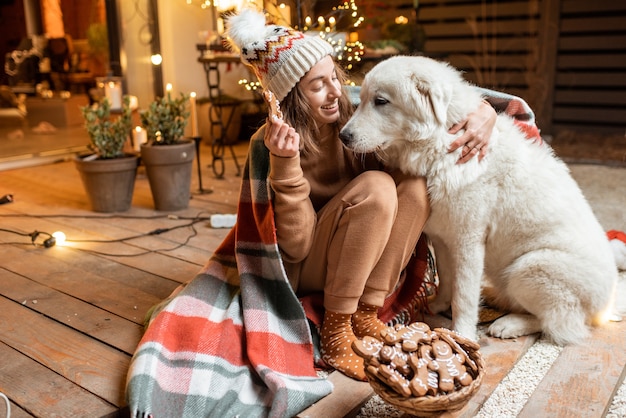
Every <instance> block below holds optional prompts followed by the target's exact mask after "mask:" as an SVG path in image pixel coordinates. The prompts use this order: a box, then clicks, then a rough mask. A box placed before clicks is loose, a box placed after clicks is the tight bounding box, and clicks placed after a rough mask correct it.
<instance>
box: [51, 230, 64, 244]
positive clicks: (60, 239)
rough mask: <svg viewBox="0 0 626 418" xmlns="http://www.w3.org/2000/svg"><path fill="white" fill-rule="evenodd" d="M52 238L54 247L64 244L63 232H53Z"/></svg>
mask: <svg viewBox="0 0 626 418" xmlns="http://www.w3.org/2000/svg"><path fill="white" fill-rule="evenodd" d="M52 236H53V237H54V239H55V240H56V245H57V246H59V245H63V244H65V240H66V239H67V237H66V236H65V234H64V233H63V232H61V231H56V232H53V233H52Z"/></svg>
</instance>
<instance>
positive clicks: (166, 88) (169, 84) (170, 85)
mask: <svg viewBox="0 0 626 418" xmlns="http://www.w3.org/2000/svg"><path fill="white" fill-rule="evenodd" d="M165 90H166V91H167V98H168V99H171V93H172V83H167V84H166V85H165Z"/></svg>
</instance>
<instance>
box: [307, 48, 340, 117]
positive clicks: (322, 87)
mask: <svg viewBox="0 0 626 418" xmlns="http://www.w3.org/2000/svg"><path fill="white" fill-rule="evenodd" d="M299 88H300V91H301V92H302V94H303V95H304V97H305V98H306V100H307V102H308V103H309V106H310V107H311V111H312V112H313V114H312V115H311V116H312V117H313V119H314V120H315V122H317V123H318V124H319V125H323V124H330V123H335V122H336V121H337V119H338V118H339V98H340V97H341V82H340V81H339V79H338V78H337V73H336V71H335V62H334V61H333V58H332V57H331V56H330V55H328V56H326V57H325V58H322V59H321V60H320V61H319V62H318V63H317V64H315V65H314V66H313V67H312V68H311V69H310V70H309V72H308V73H307V74H306V75H305V76H304V77H302V80H300V83H299Z"/></svg>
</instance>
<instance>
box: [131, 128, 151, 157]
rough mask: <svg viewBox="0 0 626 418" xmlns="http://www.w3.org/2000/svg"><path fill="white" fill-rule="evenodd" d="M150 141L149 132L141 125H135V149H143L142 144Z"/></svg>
mask: <svg viewBox="0 0 626 418" xmlns="http://www.w3.org/2000/svg"><path fill="white" fill-rule="evenodd" d="M146 142H148V132H147V131H146V130H145V129H143V128H142V127H141V126H135V129H134V130H133V146H134V148H135V151H137V152H139V151H141V144H145V143H146Z"/></svg>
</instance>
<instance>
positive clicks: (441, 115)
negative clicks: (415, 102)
mask: <svg viewBox="0 0 626 418" xmlns="http://www.w3.org/2000/svg"><path fill="white" fill-rule="evenodd" d="M412 79H413V82H414V84H415V87H416V88H417V91H418V93H419V94H420V95H421V96H422V97H424V98H425V99H426V101H427V102H428V104H429V105H430V108H431V109H432V111H433V114H434V115H435V119H437V122H439V124H440V125H443V126H446V125H447V120H448V106H449V105H450V101H451V100H452V86H451V85H450V84H448V83H427V82H425V81H424V80H423V79H420V78H418V77H417V76H415V75H413V77H412Z"/></svg>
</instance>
